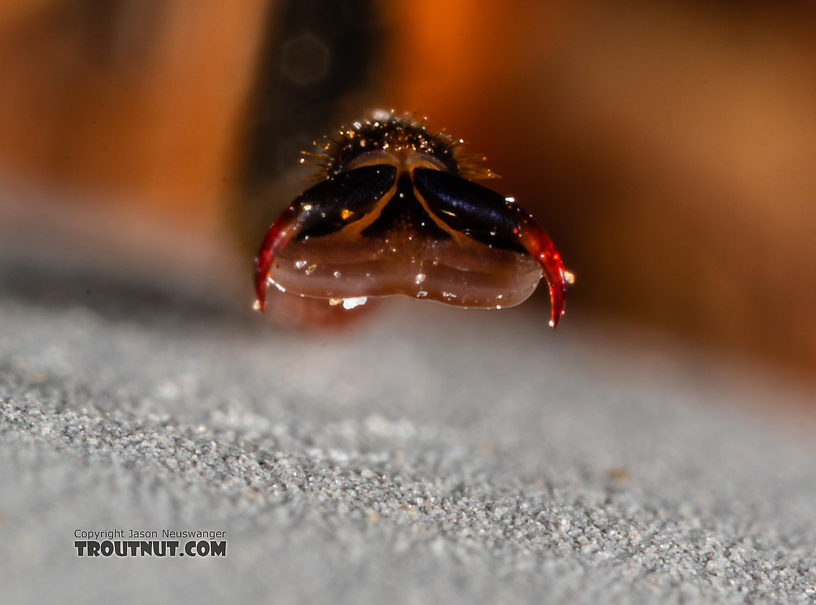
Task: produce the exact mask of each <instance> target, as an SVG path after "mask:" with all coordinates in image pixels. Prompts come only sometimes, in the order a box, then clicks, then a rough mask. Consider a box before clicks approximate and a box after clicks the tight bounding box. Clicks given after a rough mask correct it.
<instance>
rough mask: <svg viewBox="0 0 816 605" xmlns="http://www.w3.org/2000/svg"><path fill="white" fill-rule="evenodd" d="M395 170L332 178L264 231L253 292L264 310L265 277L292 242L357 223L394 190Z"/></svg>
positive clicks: (303, 196) (378, 169)
mask: <svg viewBox="0 0 816 605" xmlns="http://www.w3.org/2000/svg"><path fill="white" fill-rule="evenodd" d="M396 175H397V169H396V168H394V167H393V166H388V165H377V166H365V167H362V168H358V169H356V170H351V171H349V172H344V173H342V174H339V175H337V176H334V177H331V178H329V179H327V180H325V181H323V182H321V183H318V184H317V185H315V186H314V187H312V188H310V189H308V190H306V191H305V192H303V193H302V194H301V195H299V196H298V197H297V198H296V199H295V201H294V202H292V204H291V205H289V207H288V208H287V209H286V210H284V211H283V213H282V214H281V215H280V217H278V219H277V220H276V221H275V223H274V224H273V225H272V226H271V227H270V228H269V231H267V234H266V237H265V238H264V241H263V243H262V244H261V249H260V251H259V252H258V256H257V257H256V258H255V292H256V296H257V301H258V308H259V309H260V310H263V309H264V305H265V304H266V289H267V286H268V279H267V278H268V276H269V272H270V270H271V268H272V264H273V262H274V260H275V258H276V257H277V256H278V254H280V252H281V251H282V250H283V249H284V248H285V247H286V246H287V245H288V244H289V242H291V241H292V239H294V238H301V239H305V238H307V237H308V234H309V232H310V231H311V232H312V233H314V234H315V235H319V234H326V233H332V232H334V231H338V230H340V229H342V228H343V227H344V225H347V224H348V223H351V222H354V221H356V220H358V219H359V218H360V217H361V216H363V215H364V214H365V212H366V211H367V210H369V209H370V207H371V206H372V205H374V204H375V203H376V202H377V201H378V200H380V199H381V198H382V197H383V195H384V194H385V193H386V192H387V191H388V190H389V189H391V188H392V187H393V185H394V182H395V180H396Z"/></svg>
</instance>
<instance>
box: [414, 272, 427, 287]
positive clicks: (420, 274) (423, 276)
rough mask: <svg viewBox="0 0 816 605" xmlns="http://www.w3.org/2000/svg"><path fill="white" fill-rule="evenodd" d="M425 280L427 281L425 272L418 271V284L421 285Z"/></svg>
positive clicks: (416, 280)
mask: <svg viewBox="0 0 816 605" xmlns="http://www.w3.org/2000/svg"><path fill="white" fill-rule="evenodd" d="M424 281H425V274H424V273H417V275H416V279H414V283H415V284H416V285H419V284H421V283H422V282H424Z"/></svg>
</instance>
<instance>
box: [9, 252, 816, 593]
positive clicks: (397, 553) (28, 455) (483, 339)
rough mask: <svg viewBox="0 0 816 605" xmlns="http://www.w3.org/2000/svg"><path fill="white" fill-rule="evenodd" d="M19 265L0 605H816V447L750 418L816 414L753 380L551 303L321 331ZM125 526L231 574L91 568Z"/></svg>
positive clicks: (167, 289) (770, 420) (399, 312)
mask: <svg viewBox="0 0 816 605" xmlns="http://www.w3.org/2000/svg"><path fill="white" fill-rule="evenodd" d="M0 264H2V263H0ZM7 265H8V266H2V267H0V270H2V273H0V278H2V286H0V287H2V290H0V294H2V297H0V335H1V336H2V337H1V338H0V482H1V484H2V490H0V536H2V541H0V557H1V559H0V560H2V565H0V586H2V592H3V595H2V598H0V601H2V602H3V603H23V602H59V601H65V602H83V603H112V602H116V601H117V600H119V601H124V602H136V601H140V602H149V601H150V600H151V599H155V600H156V602H171V600H174V599H177V600H180V601H183V602H187V601H204V602H210V601H213V602H214V601H222V602H233V603H240V602H246V603H251V602H258V601H261V600H264V601H269V602H275V603H291V602H347V603H378V602H405V603H428V602H461V603H471V602H493V603H496V602H500V603H503V602H506V603H515V602H520V601H521V602H529V601H532V602H570V603H599V602H600V603H649V602H656V603H657V602H659V603H665V602H669V603H677V602H683V603H686V602H704V603H713V602H722V603H730V602H778V603H806V602H807V603H810V602H814V601H815V600H816V554H814V548H816V472H814V464H813V463H814V461H815V460H816V445H814V443H813V442H812V440H810V439H808V437H807V435H808V433H809V432H810V431H809V429H805V430H800V431H798V432H797V431H795V430H792V429H791V426H790V425H792V424H793V420H792V419H791V418H790V417H789V418H788V420H778V421H777V420H774V416H773V415H772V414H771V413H770V412H768V411H766V412H757V411H756V408H757V407H762V406H763V404H766V403H768V402H772V403H773V404H774V406H777V407H779V408H780V409H781V411H780V412H779V414H781V415H784V414H785V413H787V414H789V415H790V414H791V413H792V412H791V409H792V407H790V406H793V405H794V404H795V403H796V400H797V399H804V395H802V394H801V393H800V394H798V395H797V394H796V393H794V392H792V391H791V392H788V391H786V389H785V387H784V386H780V385H779V384H774V383H772V382H769V381H768V380H766V379H764V378H762V377H761V376H754V377H752V378H751V379H750V380H747V379H746V376H748V375H749V372H750V371H749V370H746V369H745V368H740V367H739V366H733V365H728V364H725V363H724V362H723V361H722V360H718V359H714V358H708V357H704V356H702V355H701V354H700V353H699V352H695V351H693V350H688V349H682V348H676V347H670V346H669V345H668V344H667V343H666V342H665V341H661V340H660V339H657V338H642V339H640V340H639V341H629V340H623V339H622V338H621V335H622V334H623V333H624V332H623V331H622V330H620V329H619V330H618V331H617V332H613V331H609V330H607V329H605V328H602V327H599V326H598V325H595V324H593V323H591V322H589V321H587V320H585V318H582V317H581V316H580V314H573V315H568V316H567V317H566V318H565V321H564V322H563V325H562V327H561V328H559V330H558V331H557V332H555V333H553V332H551V331H550V330H549V329H548V328H547V327H546V313H545V312H544V310H543V309H542V308H541V307H535V306H534V305H532V306H529V307H527V308H522V309H521V310H509V311H506V312H504V311H503V312H499V313H491V312H478V311H475V312H462V311H457V310H449V309H445V308H443V307H441V306H438V305H433V304H427V303H426V304H412V303H410V302H409V301H404V302H397V303H396V304H395V305H393V306H391V307H389V308H387V309H385V310H384V311H383V312H381V313H379V314H376V315H375V316H374V317H372V319H371V320H370V321H369V322H363V323H361V324H360V325H359V326H358V328H357V329H354V330H350V331H347V332H343V333H340V334H338V335H335V336H330V335H326V334H320V333H314V334H310V335H303V334H296V333H287V332H278V331H275V330H274V329H272V328H271V327H269V325H268V324H267V323H265V322H263V321H261V320H260V318H259V317H258V316H257V315H255V314H251V313H249V312H245V311H244V308H245V307H244V304H243V303H244V302H245V301H239V302H240V303H241V306H240V309H236V308H234V307H232V306H230V305H229V304H224V303H223V302H219V301H218V300H215V299H212V300H210V299H209V298H207V297H204V296H201V295H192V294H190V293H188V292H183V291H175V290H174V289H173V287H171V286H166V285H162V284H151V283H140V282H138V280H137V281H135V282H133V283H130V282H128V281H127V280H126V279H124V278H117V279H110V277H109V276H97V275H94V274H91V273H88V274H78V275H71V274H68V275H65V274H64V272H61V271H58V270H56V269H54V270H48V269H45V268H43V267H33V268H32V267H26V266H24V265H23V266H21V265H20V264H19V263H17V264H15V263H7ZM38 272H39V273H38ZM766 409H767V408H766ZM800 428H801V427H800ZM811 434H812V433H811ZM116 528H121V529H124V530H126V531H127V530H130V529H158V530H161V529H164V528H168V529H188V528H189V529H216V530H225V531H226V532H227V542H228V547H227V548H228V552H227V557H226V558H190V557H186V558H173V559H170V558H116V557H111V558H79V557H77V556H76V551H75V550H74V548H73V541H74V535H73V533H74V530H76V529H84V530H99V529H116Z"/></svg>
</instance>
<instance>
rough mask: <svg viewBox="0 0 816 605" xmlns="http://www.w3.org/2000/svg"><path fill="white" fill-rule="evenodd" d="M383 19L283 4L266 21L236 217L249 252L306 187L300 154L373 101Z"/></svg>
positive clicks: (344, 8) (325, 5)
mask: <svg viewBox="0 0 816 605" xmlns="http://www.w3.org/2000/svg"><path fill="white" fill-rule="evenodd" d="M386 31H387V24H386V15H385V14H384V13H383V12H382V11H381V10H379V8H378V6H377V3H376V2H372V1H371V0H343V1H339V2H321V1H318V0H305V1H303V0H288V1H286V2H281V3H279V4H278V5H277V10H276V11H274V13H273V15H272V18H270V20H269V22H268V24H267V29H266V35H265V37H264V39H265V46H264V48H263V49H262V50H261V52H260V55H259V58H258V61H257V64H256V66H255V77H254V84H253V89H252V93H251V95H250V101H249V104H248V109H247V111H246V113H245V116H244V124H243V133H244V137H245V138H244V139H243V145H242V151H243V153H242V155H241V156H240V158H239V160H238V166H237V179H238V188H237V191H236V196H235V206H234V210H235V212H234V214H233V216H235V217H236V218H237V220H238V228H239V231H240V233H241V234H243V242H244V246H245V249H246V250H247V251H248V252H250V253H252V254H254V253H255V252H256V251H257V247H258V246H259V245H260V242H261V240H262V239H263V235H264V233H265V232H266V229H267V227H268V226H269V224H271V223H272V222H273V220H274V219H275V216H276V215H277V214H278V213H279V212H280V211H281V210H282V209H283V208H284V207H285V206H286V205H287V204H288V203H289V202H290V201H291V200H292V198H294V196H295V195H297V194H298V193H300V190H302V189H304V188H305V183H308V182H309V181H307V180H304V176H305V175H307V174H309V173H313V172H314V170H313V169H309V168H307V169H305V170H304V169H300V168H301V167H300V166H299V164H298V160H299V159H300V152H301V151H309V150H311V149H313V141H314V140H315V139H319V138H320V137H322V136H323V135H324V134H327V133H329V132H330V131H333V130H334V129H335V128H337V126H338V125H339V123H340V122H341V121H342V120H344V119H349V118H351V119H355V118H356V117H357V116H358V114H359V113H360V112H362V111H363V110H365V109H367V108H368V107H369V106H370V105H372V104H374V103H376V102H377V100H378V97H379V95H378V94H377V89H378V88H380V86H379V80H380V74H381V71H382V68H383V59H384V53H383V43H384V39H385V37H386Z"/></svg>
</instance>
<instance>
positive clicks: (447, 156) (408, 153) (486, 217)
mask: <svg viewBox="0 0 816 605" xmlns="http://www.w3.org/2000/svg"><path fill="white" fill-rule="evenodd" d="M339 135H340V138H339V139H337V140H327V141H326V142H324V143H323V144H322V145H320V146H319V150H320V152H319V153H316V154H306V156H307V157H308V158H310V159H311V161H313V162H314V163H317V164H319V165H320V166H321V168H322V174H323V176H324V180H323V181H321V182H319V183H318V184H317V185H315V186H313V187H311V188H310V189H308V190H306V191H305V192H303V193H302V194H301V195H299V196H298V197H297V198H296V199H295V201H294V202H292V204H291V205H290V206H289V207H288V208H287V209H286V210H284V211H283V213H282V214H281V215H280V216H279V217H278V219H277V220H276V221H275V223H274V224H273V225H272V226H271V227H270V228H269V231H268V232H267V234H266V237H265V238H264V241H263V244H262V245H261V249H260V251H259V253H258V256H257V258H256V259H255V287H256V294H257V306H258V308H259V309H261V310H263V309H264V306H265V302H266V293H267V288H268V286H269V285H270V284H273V285H275V286H276V287H277V288H278V289H280V290H283V291H287V292H294V293H295V294H299V295H301V296H307V297H314V298H324V299H328V300H329V302H330V303H331V304H340V303H342V304H343V306H344V307H346V308H353V307H354V306H357V305H359V304H363V303H364V302H365V301H366V299H367V298H368V297H377V296H388V295H393V294H403V295H406V296H411V297H415V298H425V299H428V300H436V301H439V302H442V303H446V304H449V305H456V306H461V307H479V308H502V307H511V306H514V305H517V304H519V303H521V302H522V301H524V300H525V299H526V298H527V297H528V296H530V294H532V293H533V291H534V290H535V288H536V286H537V285H538V282H539V280H540V279H541V276H542V272H543V275H544V278H545V279H546V281H547V285H548V287H549V292H550V303H551V308H552V311H551V319H550V325H551V326H553V327H555V326H556V325H557V324H558V320H559V319H560V318H561V316H562V315H563V313H564V300H565V297H566V290H567V283H568V282H569V281H570V280H571V275H570V274H569V273H568V272H567V271H566V270H565V269H564V265H563V263H562V261H561V256H560V255H559V253H558V252H557V251H556V249H555V247H554V246H553V244H552V242H551V241H550V238H549V236H548V235H547V233H546V232H545V231H544V229H542V228H541V227H540V226H539V225H538V223H536V221H535V219H533V217H532V216H531V215H530V214H529V213H528V212H527V211H526V210H524V209H522V208H521V207H520V206H519V205H518V204H516V202H515V200H514V199H513V198H509V197H504V196H502V195H501V194H499V193H496V192H495V191H493V190H491V189H488V188H487V187H484V186H482V185H479V184H477V183H475V182H474V181H473V180H470V179H472V178H489V177H493V176H495V175H494V174H493V173H491V172H490V171H489V170H486V169H483V168H481V167H480V166H479V164H478V163H477V162H475V161H474V160H473V159H472V158H470V157H468V156H467V155H465V154H463V153H462V152H461V151H460V148H459V145H460V144H461V140H459V141H454V140H453V139H451V138H450V137H448V136H447V135H444V134H432V133H430V132H429V131H428V130H427V129H426V128H425V126H424V123H422V122H418V121H416V120H414V119H413V118H411V117H409V116H402V115H399V114H394V113H393V112H375V113H374V114H373V115H372V117H371V118H369V119H367V120H365V121H364V122H355V123H354V125H353V126H352V127H351V128H348V129H345V128H344V129H341V130H340V131H339ZM305 161H306V158H303V159H301V162H305Z"/></svg>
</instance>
